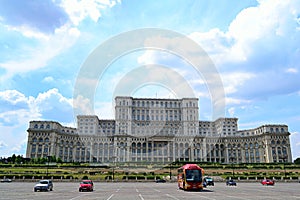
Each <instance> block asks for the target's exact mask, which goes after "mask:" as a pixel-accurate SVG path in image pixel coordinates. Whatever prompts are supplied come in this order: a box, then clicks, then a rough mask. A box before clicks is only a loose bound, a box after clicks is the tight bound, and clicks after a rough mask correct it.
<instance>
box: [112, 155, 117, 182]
mask: <svg viewBox="0 0 300 200" xmlns="http://www.w3.org/2000/svg"><path fill="white" fill-rule="evenodd" d="M112 158H113V167H112V181H114V180H115V159H116V158H117V156H113V157H112Z"/></svg>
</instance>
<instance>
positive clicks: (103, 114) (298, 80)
mask: <svg viewBox="0 0 300 200" xmlns="http://www.w3.org/2000/svg"><path fill="white" fill-rule="evenodd" d="M143 28H158V29H167V30H171V31H175V32H178V33H180V34H183V35H185V36H186V37H188V38H189V39H191V40H193V41H195V42H196V43H197V44H198V45H199V46H201V48H203V50H204V51H205V52H206V53H207V54H208V56H209V57H210V59H211V60H212V62H213V63H214V66H215V67H216V69H217V71H218V72H219V75H220V77H221V80H222V83H223V86H224V91H225V100H226V101H225V102H226V107H225V116H226V117H237V118H239V121H238V124H239V129H247V128H254V127H258V126H260V125H263V124H272V123H276V124H287V125H288V126H289V131H290V133H291V137H290V139H291V145H292V154H293V160H294V159H296V158H297V157H300V106H299V102H300V64H299V58H300V48H299V44H300V2H299V1H297V0H286V1H281V0H244V1H239V0H221V1H220V0H211V1H206V0H197V1H196V0H195V1H192V0H186V1H173V0H169V1H168V0H166V1H152V0H145V1H140V0H129V1H128V0H123V1H121V0H90V1H77V0H52V1H51V0H44V1H32V0H28V1H22V0H11V1H6V0H0V36H1V37H0V130H1V132H0V156H10V155H12V154H13V153H15V154H23V155H25V152H26V142H27V132H26V130H27V128H28V123H29V121H30V120H53V121H59V122H60V123H61V124H63V125H66V126H72V127H75V123H76V122H75V121H74V119H75V118H74V109H75V107H76V108H77V107H79V106H82V105H84V102H78V101H77V100H78V99H74V101H73V95H74V87H75V85H76V81H77V80H78V74H79V72H80V70H81V69H82V66H83V65H84V63H85V61H86V60H87V59H88V57H89V55H90V54H91V53H92V52H94V50H95V49H96V48H97V47H98V46H99V45H101V44H103V43H104V42H105V41H107V40H109V39H110V38H113V37H115V36H118V35H120V34H122V33H125V32H127V31H132V30H136V29H143ZM120 45H122V44H120ZM150 63H155V64H160V65H164V66H167V67H168V68H169V69H172V70H174V71H176V72H177V74H181V75H182V77H183V78H184V79H185V80H186V82H188V83H189V85H190V86H191V88H192V89H193V91H194V93H195V94H196V96H197V97H198V98H199V99H200V100H199V106H200V112H199V115H200V119H201V120H211V119H212V112H213V108H212V105H211V104H212V102H211V94H210V90H209V88H207V85H206V84H205V80H204V79H203V77H201V76H199V75H197V74H196V73H194V71H193V69H192V67H191V66H190V65H189V64H188V63H186V62H184V61H182V59H180V58H178V57H176V56H174V55H170V53H168V52H159V51H157V50H147V49H143V50H141V51H133V52H130V53H128V54H126V55H123V56H120V58H119V59H117V60H115V61H114V62H113V63H111V65H110V66H109V68H107V69H106V70H105V73H104V74H102V76H101V77H100V78H99V80H97V88H96V90H95V92H94V93H95V98H94V102H93V108H94V110H93V111H92V112H93V113H95V114H97V115H98V116H99V118H105V119H111V118H114V116H113V103H112V99H113V96H114V94H115V89H116V88H117V87H119V86H120V82H121V81H124V80H125V79H124V77H125V78H126V77H127V78H128V77H131V76H130V74H131V73H133V70H134V69H136V68H138V67H139V66H141V65H147V64H150ZM146 75H147V74H146ZM154 75H155V76H156V78H157V76H158V75H157V74H154ZM154 75H153V74H148V76H149V77H147V78H148V79H150V80H151V78H155V77H151V76H154ZM127 81H128V80H127ZM122 83H123V82H122ZM178 87H179V86H178ZM171 89H172V88H171ZM175 90H176V89H174V88H173V92H172V91H171V90H170V88H166V87H164V85H163V84H152V85H151V84H150V85H149V84H148V85H141V86H139V87H136V89H135V91H134V92H132V93H131V94H132V95H133V96H135V97H158V98H168V97H176V95H177V94H176V93H174V91H175ZM88 113H89V111H84V113H83V114H88Z"/></svg>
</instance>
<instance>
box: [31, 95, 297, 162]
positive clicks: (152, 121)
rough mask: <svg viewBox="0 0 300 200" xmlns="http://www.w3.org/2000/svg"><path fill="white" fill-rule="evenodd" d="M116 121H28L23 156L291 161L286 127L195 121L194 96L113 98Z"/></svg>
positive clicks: (84, 159) (82, 118)
mask: <svg viewBox="0 0 300 200" xmlns="http://www.w3.org/2000/svg"><path fill="white" fill-rule="evenodd" d="M115 105H116V106H115V120H99V118H98V117H97V116H95V115H79V116H77V128H71V127H66V126H62V125H61V124H60V123H59V122H55V121H31V122H30V123H29V129H28V130H27V131H28V144H27V151H26V157H28V158H39V157H47V156H56V157H57V158H58V157H59V158H61V159H62V160H63V161H64V162H96V163H109V162H160V163H168V162H174V161H202V162H219V163H272V162H292V156H291V146H290V139H289V135H290V133H289V131H288V126H287V125H282V124H266V125H262V126H259V127H257V128H253V129H248V130H238V124H237V121H238V119H237V118H219V119H217V120H215V121H199V114H198V111H199V108H198V99H197V98H182V99H157V98H154V99H152V98H133V97H116V98H115Z"/></svg>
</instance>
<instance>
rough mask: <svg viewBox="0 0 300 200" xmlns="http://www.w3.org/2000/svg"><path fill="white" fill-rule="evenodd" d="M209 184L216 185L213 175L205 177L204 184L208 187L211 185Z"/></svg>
mask: <svg viewBox="0 0 300 200" xmlns="http://www.w3.org/2000/svg"><path fill="white" fill-rule="evenodd" d="M209 185H211V186H214V185H215V183H214V179H213V178H211V177H205V178H204V179H203V186H204V187H206V186H209Z"/></svg>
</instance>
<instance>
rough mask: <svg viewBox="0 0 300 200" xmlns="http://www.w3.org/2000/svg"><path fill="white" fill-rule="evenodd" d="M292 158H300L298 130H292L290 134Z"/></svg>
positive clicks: (299, 133) (299, 135)
mask: <svg viewBox="0 0 300 200" xmlns="http://www.w3.org/2000/svg"><path fill="white" fill-rule="evenodd" d="M290 140H291V148H292V152H293V159H296V158H300V132H292V133H291V136H290Z"/></svg>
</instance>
